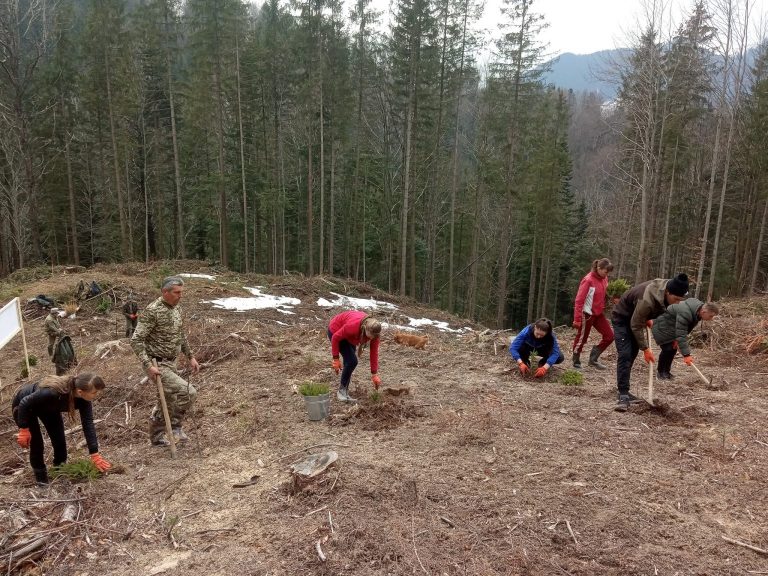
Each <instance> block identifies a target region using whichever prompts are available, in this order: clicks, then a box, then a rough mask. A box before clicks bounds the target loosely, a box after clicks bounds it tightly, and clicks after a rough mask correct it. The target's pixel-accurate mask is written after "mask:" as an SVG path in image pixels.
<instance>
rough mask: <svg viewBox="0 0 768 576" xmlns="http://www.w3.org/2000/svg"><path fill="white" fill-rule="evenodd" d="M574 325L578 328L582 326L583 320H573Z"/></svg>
mask: <svg viewBox="0 0 768 576" xmlns="http://www.w3.org/2000/svg"><path fill="white" fill-rule="evenodd" d="M573 327H574V328H576V330H578V329H579V328H581V320H574V321H573Z"/></svg>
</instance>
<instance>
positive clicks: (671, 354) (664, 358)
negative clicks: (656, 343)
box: [656, 342, 677, 374]
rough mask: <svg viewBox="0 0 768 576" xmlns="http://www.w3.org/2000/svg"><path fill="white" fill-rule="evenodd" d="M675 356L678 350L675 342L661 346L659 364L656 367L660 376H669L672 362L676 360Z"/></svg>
mask: <svg viewBox="0 0 768 576" xmlns="http://www.w3.org/2000/svg"><path fill="white" fill-rule="evenodd" d="M675 354H677V348H675V347H674V343H673V342H668V343H667V344H661V352H660V353H659V363H658V366H657V367H656V369H657V370H658V371H659V374H669V371H670V370H672V360H674V359H675Z"/></svg>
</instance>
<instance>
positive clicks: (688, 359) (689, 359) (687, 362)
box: [683, 354, 693, 366]
mask: <svg viewBox="0 0 768 576" xmlns="http://www.w3.org/2000/svg"><path fill="white" fill-rule="evenodd" d="M683 362H685V365H686V366H693V356H691V355H690V354H688V356H683Z"/></svg>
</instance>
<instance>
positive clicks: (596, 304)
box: [573, 258, 613, 370]
mask: <svg viewBox="0 0 768 576" xmlns="http://www.w3.org/2000/svg"><path fill="white" fill-rule="evenodd" d="M612 270H613V264H611V261H610V260H608V258H600V259H599V260H595V261H594V262H592V270H591V271H590V272H589V274H587V275H586V276H584V278H582V279H581V283H580V284H579V291H578V293H577V294H576V302H575V304H574V307H573V327H574V328H576V338H575V339H574V341H573V367H574V368H581V351H582V350H583V349H584V344H586V342H587V339H588V338H589V332H590V330H592V327H593V326H594V327H595V329H596V330H597V331H598V332H600V334H601V335H602V337H603V338H602V340H600V342H599V343H598V344H597V346H594V347H593V348H592V350H591V352H590V353H589V365H590V366H594V367H595V368H599V369H600V370H604V369H605V366H604V365H602V364H600V362H598V358H600V354H602V353H603V352H604V351H605V349H606V348H608V346H610V345H611V343H612V342H613V329H612V328H611V325H610V323H609V322H608V319H607V318H606V317H605V314H603V311H604V310H605V288H606V286H608V274H610V273H611V271H612Z"/></svg>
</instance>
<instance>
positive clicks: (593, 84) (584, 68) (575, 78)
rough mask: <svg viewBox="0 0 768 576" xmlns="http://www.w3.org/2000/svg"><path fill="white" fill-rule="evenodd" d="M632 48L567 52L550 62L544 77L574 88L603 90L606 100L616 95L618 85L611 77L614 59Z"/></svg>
mask: <svg viewBox="0 0 768 576" xmlns="http://www.w3.org/2000/svg"><path fill="white" fill-rule="evenodd" d="M628 52H629V50H628V49H625V48H618V49H615V50H601V51H600V52H594V53H593V54H571V53H570V52H566V53H565V54H561V55H560V56H559V57H558V58H556V59H554V60H553V61H552V62H550V68H551V69H550V70H549V71H548V72H547V73H546V74H545V75H544V81H545V82H547V83H549V84H554V85H555V86H557V87H558V88H565V89H571V90H573V91H574V92H584V91H586V92H599V93H600V94H602V96H603V98H604V99H605V100H612V99H613V98H615V97H616V91H617V89H618V86H617V85H616V84H615V83H612V82H611V81H610V80H609V77H610V76H611V74H610V70H611V68H612V65H611V63H612V62H615V61H616V60H621V59H622V58H623V57H625V56H626V55H627V53H628Z"/></svg>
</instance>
